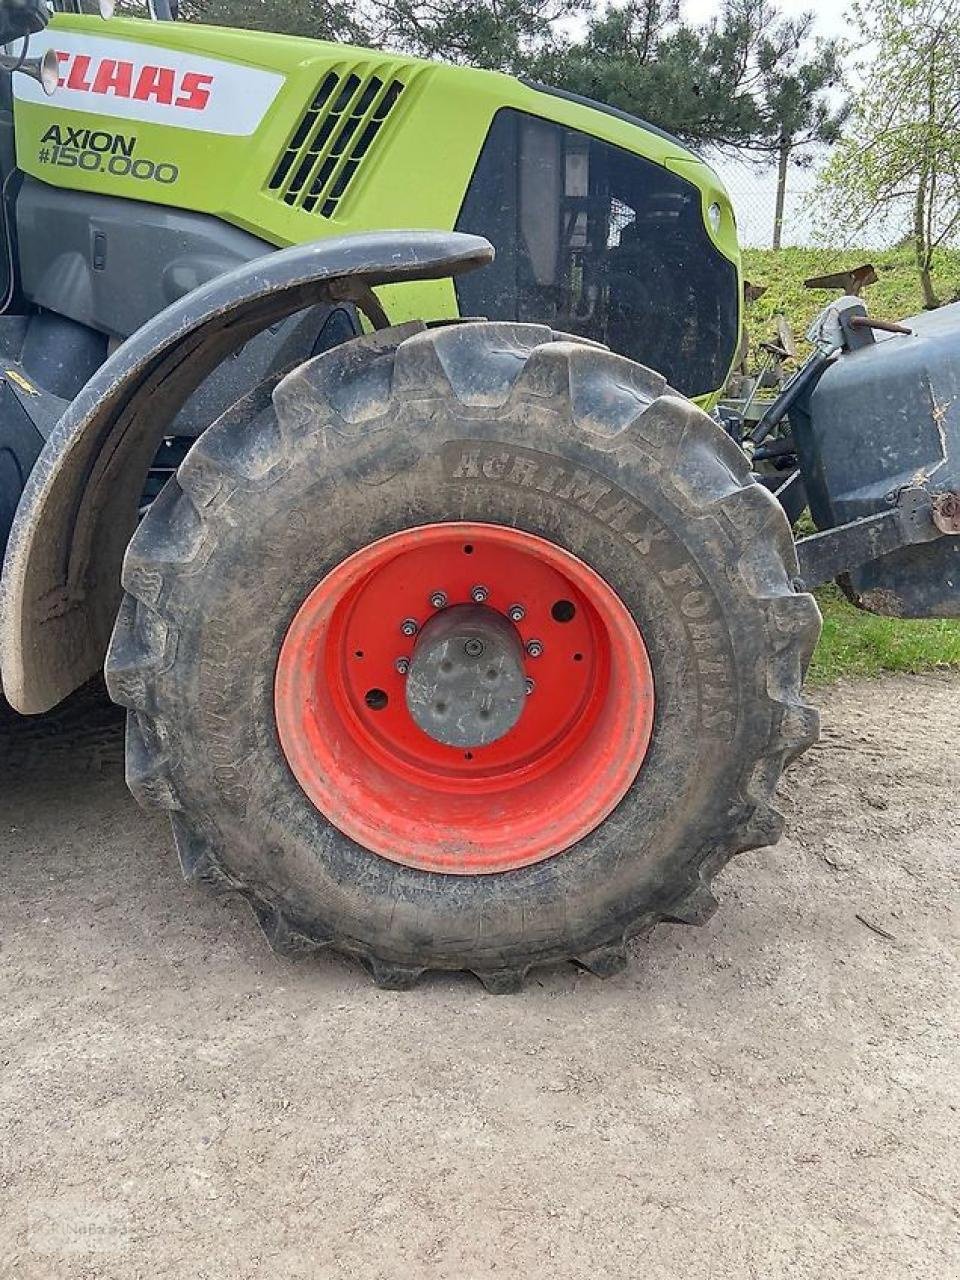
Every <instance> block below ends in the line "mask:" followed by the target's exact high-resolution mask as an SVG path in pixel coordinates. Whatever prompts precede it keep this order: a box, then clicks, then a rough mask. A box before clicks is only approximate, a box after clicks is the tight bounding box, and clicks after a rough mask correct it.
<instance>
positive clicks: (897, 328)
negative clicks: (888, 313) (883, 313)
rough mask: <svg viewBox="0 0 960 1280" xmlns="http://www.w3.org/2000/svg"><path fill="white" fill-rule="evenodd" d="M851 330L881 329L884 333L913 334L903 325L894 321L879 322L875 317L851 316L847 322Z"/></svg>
mask: <svg viewBox="0 0 960 1280" xmlns="http://www.w3.org/2000/svg"><path fill="white" fill-rule="evenodd" d="M847 324H849V326H850V328H851V329H882V330H883V332H884V333H905V334H907V335H909V334H911V333H913V330H912V329H910V328H908V327H907V326H906V325H905V324H897V322H896V321H895V320H880V319H878V317H877V316H851V317H850V318H849V320H848V321H847Z"/></svg>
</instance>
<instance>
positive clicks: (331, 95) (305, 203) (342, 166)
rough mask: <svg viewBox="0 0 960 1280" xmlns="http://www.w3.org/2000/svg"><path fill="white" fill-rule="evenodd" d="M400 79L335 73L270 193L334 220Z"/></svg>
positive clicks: (292, 145)
mask: <svg viewBox="0 0 960 1280" xmlns="http://www.w3.org/2000/svg"><path fill="white" fill-rule="evenodd" d="M401 93H403V85H402V84H401V83H400V81H399V80H391V79H390V78H389V77H388V76H384V77H381V76H376V75H367V74H361V73H359V72H357V71H345V72H340V73H338V72H336V71H331V72H330V73H329V74H328V75H327V77H326V79H325V80H324V82H323V84H322V85H321V86H320V88H319V89H318V90H317V93H316V96H315V97H314V99H313V101H312V102H311V103H310V106H309V107H308V108H307V110H306V111H305V112H304V114H303V118H302V119H301V121H300V123H299V124H298V125H297V128H296V130H295V132H294V134H293V137H292V138H291V139H290V141H289V143H288V144H287V149H286V151H284V153H283V155H282V156H281V157H280V160H279V163H278V164H277V167H276V169H274V171H273V174H272V175H271V178H270V182H269V185H268V190H270V191H273V192H276V194H277V195H278V196H279V198H280V199H281V200H283V202H284V203H285V204H288V205H291V206H292V207H294V208H299V209H303V210H304V212H306V213H313V212H314V211H316V212H318V213H319V214H320V216H321V217H323V218H332V217H333V215H334V214H335V213H336V211H337V206H338V205H339V203H340V201H341V200H342V198H343V195H344V193H345V192H346V190H347V188H348V187H349V185H350V182H351V180H352V179H353V176H354V174H355V173H356V172H357V169H358V168H359V167H360V164H361V162H362V161H363V159H364V157H365V156H367V155H369V153H370V148H371V146H372V145H373V142H374V140H375V138H376V136H377V134H378V133H379V132H380V130H381V128H382V127H383V124H384V121H385V120H386V118H387V116H388V115H389V114H390V112H391V111H392V110H393V108H394V107H395V106H396V103H397V99H398V98H399V97H400V95H401Z"/></svg>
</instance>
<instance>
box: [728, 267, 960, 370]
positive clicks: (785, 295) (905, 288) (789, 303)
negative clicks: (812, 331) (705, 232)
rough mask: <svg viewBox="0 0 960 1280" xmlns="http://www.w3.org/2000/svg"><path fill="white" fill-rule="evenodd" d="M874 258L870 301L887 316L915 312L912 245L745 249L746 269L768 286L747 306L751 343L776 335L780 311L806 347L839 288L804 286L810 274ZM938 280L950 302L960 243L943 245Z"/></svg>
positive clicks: (959, 280)
mask: <svg viewBox="0 0 960 1280" xmlns="http://www.w3.org/2000/svg"><path fill="white" fill-rule="evenodd" d="M862 262H872V263H873V265H874V267H876V269H877V275H878V276H879V277H880V279H879V280H878V281H877V283H876V284H873V285H870V286H869V287H868V288H867V290H866V293H865V301H866V302H867V304H868V306H869V307H870V310H871V311H872V312H873V313H874V314H875V315H878V316H883V317H884V318H885V319H888V320H899V319H900V318H901V317H902V316H908V315H915V314H916V313H917V312H918V311H921V310H922V309H923V296H922V293H921V291H920V281H919V279H918V278H917V264H916V259H915V256H914V252H913V248H912V246H911V247H902V248H897V249H744V251H743V272H744V275H745V276H746V278H747V279H748V280H749V281H750V282H751V283H752V284H757V285H766V286H767V292H766V293H765V294H764V295H763V297H762V298H758V299H757V301H756V302H754V303H752V304H751V305H750V306H749V307H748V308H747V328H748V330H749V332H750V342H751V345H752V346H754V347H755V345H756V343H757V342H760V341H763V340H765V339H769V338H771V337H773V332H774V322H775V317H776V315H777V313H778V312H782V313H783V314H784V315H785V316H786V317H787V319H788V320H789V321H790V324H791V326H792V328H793V332H794V334H795V336H796V338H797V341H798V346H799V348H800V350H801V351H804V350H806V343H804V342H803V341H802V339H803V335H804V333H806V331H807V327H808V326H809V324H810V322H811V320H812V319H813V318H814V316H815V315H816V314H817V312H818V311H819V310H820V309H821V308H822V307H823V306H824V305H825V304H826V303H827V302H829V301H830V299H831V298H832V297H836V294H831V293H829V292H827V291H826V290H823V289H805V288H804V287H803V282H804V280H806V279H808V278H809V277H810V276H821V275H826V274H827V273H828V272H831V271H842V270H843V269H844V268H848V267H856V266H859V265H860V263H862ZM933 280H934V285H935V287H936V289H937V291H938V293H939V296H940V297H941V298H943V300H944V301H945V302H949V301H952V300H953V299H954V298H955V297H956V296H958V295H960V249H941V250H940V251H939V252H938V253H937V255H936V258H935V260H934V267H933Z"/></svg>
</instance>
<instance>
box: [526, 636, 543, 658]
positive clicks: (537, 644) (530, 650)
mask: <svg viewBox="0 0 960 1280" xmlns="http://www.w3.org/2000/svg"><path fill="white" fill-rule="evenodd" d="M541 653H543V644H542V643H541V641H539V640H528V641H527V654H528V656H529V657H531V658H539V657H540V655H541Z"/></svg>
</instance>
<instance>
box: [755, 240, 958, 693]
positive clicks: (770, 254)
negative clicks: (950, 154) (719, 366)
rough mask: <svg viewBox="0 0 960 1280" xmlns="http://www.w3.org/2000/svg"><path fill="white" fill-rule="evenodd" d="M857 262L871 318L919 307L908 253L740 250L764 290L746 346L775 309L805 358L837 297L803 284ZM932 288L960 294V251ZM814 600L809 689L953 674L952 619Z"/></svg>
mask: <svg viewBox="0 0 960 1280" xmlns="http://www.w3.org/2000/svg"><path fill="white" fill-rule="evenodd" d="M862 262H872V263H873V265H874V267H876V270H877V274H878V275H879V277H880V279H879V280H878V281H877V283H876V284H874V285H870V287H869V288H868V289H867V290H866V302H867V303H868V305H869V307H870V310H871V311H872V312H873V313H874V314H875V315H878V316H883V317H884V318H886V319H889V320H898V319H900V318H902V317H903V316H908V315H912V314H915V313H916V312H918V311H920V310H921V309H922V305H923V303H922V299H921V295H920V285H919V282H918V280H917V273H916V267H915V265H914V262H913V257H912V253H911V251H910V250H909V249H879V250H874V249H846V250H841V249H798V248H790V249H780V250H773V249H745V250H744V251H743V269H744V275H745V276H746V278H747V279H748V280H750V281H751V282H752V283H753V284H764V285H766V286H767V292H766V293H765V294H764V295H763V297H762V298H759V299H758V300H757V301H756V302H754V303H753V304H752V305H751V306H750V307H749V308H748V311H747V317H746V319H747V328H748V330H749V332H750V341H751V345H752V346H753V347H754V349H755V345H756V343H757V342H758V341H761V340H763V339H764V338H771V337H773V336H774V321H775V317H776V315H777V313H778V312H780V313H783V314H784V315H785V316H786V317H787V319H788V320H789V321H790V324H791V326H792V328H793V332H794V335H795V336H796V338H797V346H798V349H799V352H800V354H801V355H803V354H805V353H806V351H807V350H808V347H807V344H806V343H805V342H804V341H803V335H804V333H805V332H806V330H807V328H808V326H809V325H810V322H811V321H812V320H813V318H814V316H815V315H816V314H817V312H818V311H819V310H820V309H821V308H822V307H823V306H824V304H825V303H826V302H827V301H829V300H830V298H831V297H836V296H837V295H836V294H831V293H828V292H826V291H823V290H818V289H817V290H815V289H805V288H804V287H803V282H804V280H805V279H807V278H808V277H809V276H819V275H826V274H827V273H828V272H831V271H839V270H842V269H843V268H844V267H855V266H858V265H859V264H860V263H862ZM934 283H935V286H936V289H937V291H938V294H939V296H940V298H941V299H942V300H943V301H944V302H949V301H953V299H954V298H955V297H956V296H957V295H958V294H960V249H953V250H945V251H944V252H942V253H941V254H940V256H939V259H938V261H937V263H936V269H935V273H934ZM808 532H809V530H808ZM817 600H818V602H819V604H820V608H821V610H822V612H823V634H822V636H821V639H820V644H819V645H818V646H817V651H816V653H815V654H814V658H813V662H812V664H811V667H810V675H809V680H810V682H811V683H813V684H829V683H830V682H832V681H834V680H838V679H840V677H842V676H878V675H880V674H882V673H883V672H885V671H906V672H921V671H931V670H937V669H942V668H958V669H960V621H951V620H941V619H933V620H920V621H914V620H905V619H901V618H880V617H876V616H875V615H873V614H870V613H864V612H863V611H862V610H860V609H855V608H854V607H853V605H851V604H850V603H849V602H848V601H847V600H846V599H845V598H844V596H843V595H842V594H841V592H840V591H839V590H838V589H837V588H836V587H833V586H830V587H824V588H823V589H821V590H820V591H818V592H817Z"/></svg>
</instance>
